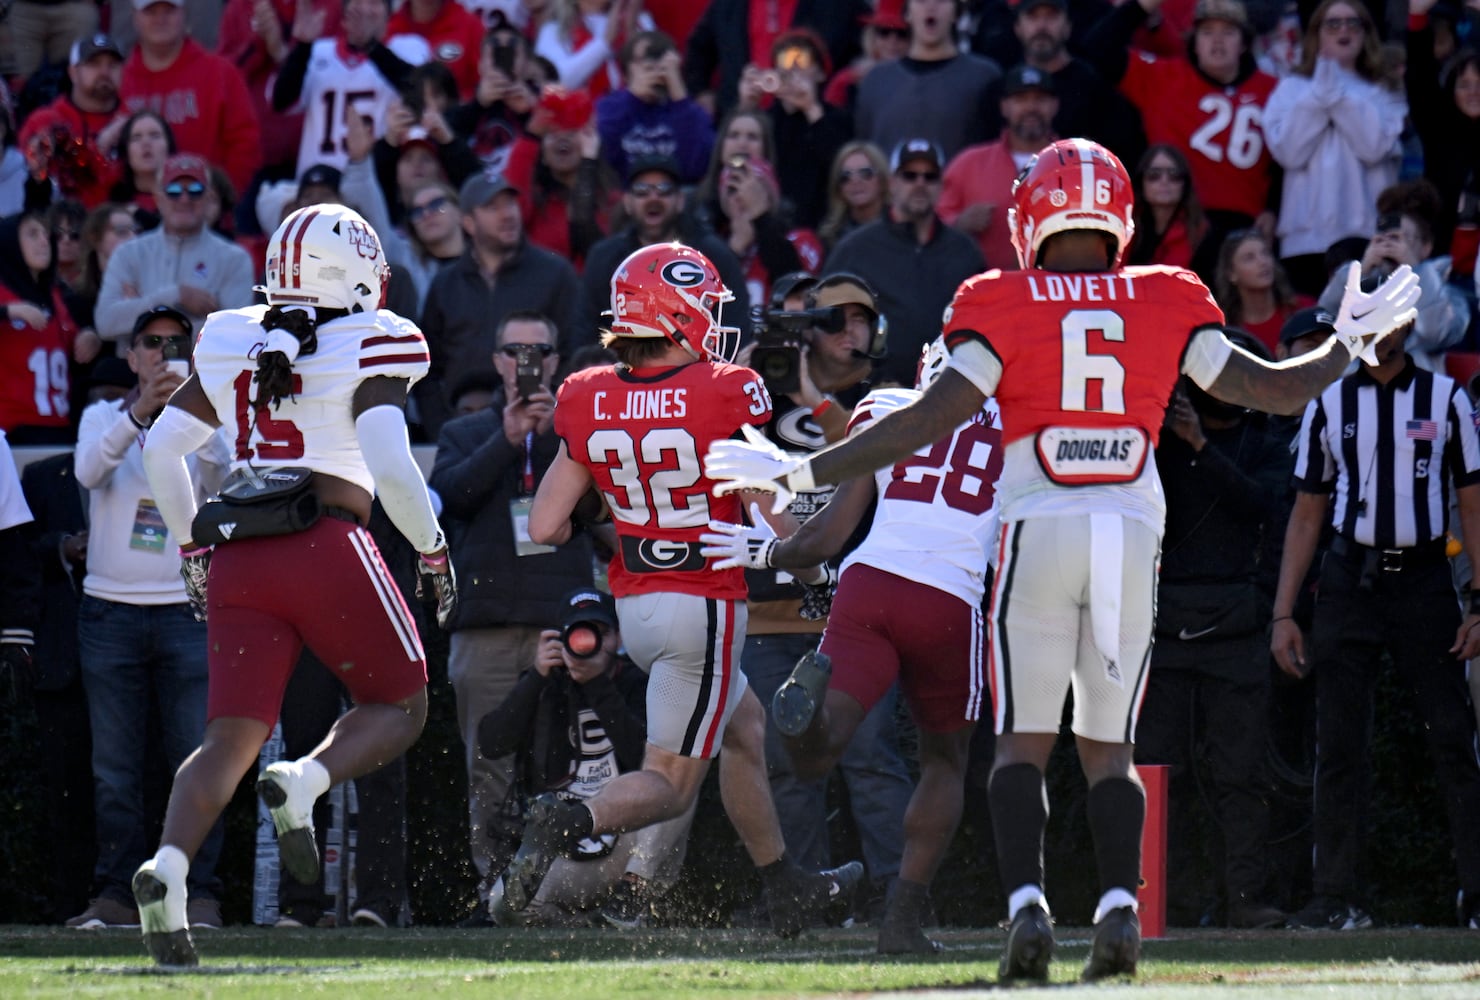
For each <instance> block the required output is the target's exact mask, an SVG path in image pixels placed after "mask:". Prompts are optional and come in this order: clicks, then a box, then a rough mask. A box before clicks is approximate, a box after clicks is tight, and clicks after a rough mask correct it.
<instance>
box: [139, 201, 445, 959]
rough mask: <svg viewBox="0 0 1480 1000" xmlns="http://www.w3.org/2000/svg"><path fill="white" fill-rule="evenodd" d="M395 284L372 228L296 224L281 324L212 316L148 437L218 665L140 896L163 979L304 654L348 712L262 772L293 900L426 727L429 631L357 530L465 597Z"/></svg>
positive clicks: (187, 952) (439, 586) (421, 362)
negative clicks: (196, 741) (224, 431)
mask: <svg viewBox="0 0 1480 1000" xmlns="http://www.w3.org/2000/svg"><path fill="white" fill-rule="evenodd" d="M389 280H390V270H389V268H387V267H386V265H385V253H384V251H383V250H382V249H381V246H380V239H379V237H377V236H376V234H375V231H374V230H373V229H371V228H370V226H369V225H368V224H366V222H365V220H364V219H362V218H361V217H360V216H359V214H357V213H356V212H354V211H352V210H351V209H348V208H345V207H343V206H340V205H311V206H309V207H307V208H301V209H299V210H298V211H296V212H294V213H293V214H292V215H290V216H288V218H286V219H285V220H283V224H282V225H281V226H279V227H278V230H277V232H276V233H274V234H273V237H272V240H271V242H270V244H269V246H268V256H267V285H266V289H265V291H266V293H267V300H268V305H266V306H252V307H249V308H246V309H233V310H226V311H222V312H216V313H212V314H211V316H210V318H209V319H207V320H206V323H205V326H204V327H203V328H202V329H201V332H200V337H199V339H198V340H197V342H196V346H195V353H194V364H195V373H194V374H192V375H191V376H190V377H189V378H188V379H186V380H185V383H184V384H183V385H181V387H180V388H179V389H177V390H176V391H175V394H174V395H173V396H171V397H170V401H169V404H168V405H167V406H166V407H165V408H164V412H163V413H162V414H161V415H160V416H159V419H158V420H156V421H155V422H154V424H153V426H152V427H150V428H148V429H147V435H148V436H147V437H146V438H145V439H144V470H145V472H146V474H147V475H148V477H149V485H150V486H151V487H152V489H153V491H154V498H155V501H156V503H157V504H158V505H159V513H160V516H161V517H162V518H163V520H164V523H165V526H166V527H167V528H168V529H169V532H170V534H171V535H172V536H173V539H174V542H175V543H176V544H178V545H179V546H180V555H181V559H182V565H181V569H180V572H181V575H182V576H184V577H185V591H186V594H187V595H188V596H189V598H190V603H191V604H192V605H194V606H195V610H196V616H197V617H199V618H203V619H204V620H205V621H206V622H207V628H208V632H207V637H208V645H209V650H210V652H209V668H210V685H209V694H208V697H207V711H206V715H207V722H206V732H205V739H204V742H203V743H202V744H201V746H200V748H199V749H197V750H196V751H195V752H194V753H193V754H191V755H190V757H189V758H188V759H187V760H186V761H185V763H184V764H183V765H181V767H180V770H179V772H178V773H177V774H176V775H175V783H174V787H173V788H172V789H171V791H170V803H169V808H168V810H167V812H166V814H165V821H164V832H163V834H162V835H161V837H160V848H159V851H158V852H157V853H156V854H155V856H154V857H152V858H150V859H149V860H148V861H146V862H144V864H143V865H141V866H140V868H139V870H138V872H137V873H136V874H135V875H134V879H133V890H134V899H135V900H136V901H137V902H138V905H139V917H140V922H141V923H142V925H143V930H144V941H145V945H146V946H147V947H148V949H149V951H150V953H151V954H152V955H153V956H154V960H155V961H156V962H158V963H159V964H161V965H194V964H196V961H197V959H196V954H195V946H194V944H193V943H192V941H191V939H190V931H189V929H188V928H187V927H186V909H185V907H186V899H185V876H186V873H187V872H188V870H189V867H190V859H191V857H193V856H194V854H195V852H196V850H197V849H198V848H199V847H200V843H201V841H202V840H203V839H204V837H205V835H206V831H208V830H209V829H210V827H211V825H212V824H213V823H214V822H215V821H216V817H218V816H219V815H220V814H221V811H222V810H223V809H225V808H226V804H227V803H228V802H229V801H230V800H231V796H232V795H233V793H235V791H236V788H237V785H238V784H239V783H240V781H241V777H242V775H243V774H245V773H246V771H247V769H248V768H250V767H252V766H253V765H255V764H256V763H257V755H258V753H259V752H260V751H261V749H262V744H263V743H264V742H265V741H266V739H267V737H268V735H269V733H271V731H272V726H273V723H274V722H275V721H276V720H277V716H278V711H279V709H280V708H281V707H282V699H283V690H284V688H285V687H286V685H287V683H288V677H289V675H290V674H291V673H292V672H293V667H294V665H295V664H296V663H297V661H298V655H299V652H300V650H301V649H302V648H303V646H304V645H307V646H309V647H310V648H311V649H312V650H313V651H314V652H315V653H316V654H317V655H318V657H319V659H320V660H322V661H323V662H325V663H331V664H334V665H335V667H336V670H335V673H336V675H337V676H338V677H339V678H340V679H341V680H342V681H343V682H344V685H345V687H346V688H347V689H348V690H349V693H350V697H351V698H353V699H354V702H355V705H354V707H353V708H352V709H350V710H349V711H348V712H346V713H345V714H344V715H343V716H341V717H340V718H339V720H338V721H337V722H335V724H334V727H333V729H331V730H330V732H329V735H328V736H326V737H325V738H324V741H323V742H322V743H321V744H319V746H318V747H317V748H315V749H314V751H313V752H312V753H310V754H309V755H308V756H306V757H303V758H301V759H299V760H294V761H279V762H277V763H275V764H272V765H269V766H268V767H267V768H266V770H264V771H263V773H262V777H261V780H259V781H258V782H257V792H258V794H259V795H260V796H261V798H262V801H263V803H264V804H265V805H266V806H267V808H268V812H269V814H270V815H271V817H272V820H273V825H274V826H275V827H276V828H277V831H278V850H279V853H280V855H281V857H282V863H283V867H284V869H286V870H287V871H288V872H290V873H291V874H292V875H293V877H294V878H296V879H298V881H300V882H304V883H308V884H312V883H314V882H316V881H318V877H319V856H318V848H317V847H316V846H315V843H314V833H313V804H314V802H315V800H317V799H318V797H319V796H320V795H322V794H323V793H324V792H326V791H328V790H329V787H330V786H331V785H332V784H335V783H337V782H341V781H345V780H348V779H350V778H354V777H358V776H359V775H362V774H368V773H369V772H371V771H373V770H375V769H376V768H378V767H381V766H382V765H384V764H385V763H386V761H389V760H392V759H394V758H396V757H398V756H400V755H401V753H403V752H404V751H405V750H406V748H407V747H409V746H411V744H412V743H414V742H415V741H416V737H417V736H418V735H419V734H420V733H421V728H422V724H423V723H424V722H425V721H426V711H427V699H426V683H427V674H426V656H425V654H424V653H423V652H422V647H421V639H420V637H419V636H418V635H417V631H416V623H415V622H414V621H413V620H412V618H411V613H410V611H409V610H408V609H407V608H406V603H405V601H404V600H402V598H401V592H400V591H399V590H398V589H397V587H396V583H395V580H394V579H392V577H391V574H390V572H389V570H387V569H386V567H385V563H384V562H383V561H382V559H381V557H380V552H379V551H378V550H377V549H376V546H375V542H374V541H373V540H372V539H371V537H370V535H369V533H368V532H367V531H366V530H365V525H366V524H367V523H368V522H369V520H370V501H371V497H372V495H375V494H378V495H379V497H380V501H381V504H382V505H383V506H384V507H385V511H386V513H387V514H388V515H390V519H391V522H392V523H393V524H395V526H396V527H397V528H398V529H399V530H400V531H401V533H402V534H403V535H405V536H406V539H407V540H408V541H409V542H410V543H411V544H412V545H414V546H415V547H416V550H417V551H418V552H420V553H422V555H421V559H420V562H419V566H418V569H419V572H420V576H419V577H418V580H419V581H426V582H427V583H429V584H430V585H431V587H432V588H434V589H435V590H436V592H437V598H438V606H437V616H438V620H439V621H445V620H446V618H447V616H448V615H449V614H450V613H451V611H452V609H453V607H454V606H455V604H456V599H457V591H456V584H455V581H454V580H453V577H452V566H451V564H450V563H449V562H448V559H447V544H446V542H445V541H444V539H443V536H442V529H441V527H440V526H439V525H438V523H437V516H436V514H435V513H434V511H433V510H432V503H431V498H430V497H429V496H428V494H427V489H426V483H425V481H424V480H423V479H422V477H421V472H420V470H419V469H418V468H417V466H416V461H415V460H414V459H413V458H412V456H411V447H410V443H409V440H408V438H407V436H406V419H405V414H404V413H403V412H402V411H403V408H404V406H405V404H406V393H407V391H408V389H409V387H410V384H411V383H412V382H414V381H416V380H417V379H419V378H421V377H422V376H424V375H425V374H426V372H427V368H428V365H429V364H430V358H429V355H428V353H427V345H426V341H425V340H424V339H422V336H421V331H420V330H418V329H417V328H416V327H415V326H414V325H412V324H411V323H409V322H407V321H406V320H404V319H402V318H401V317H399V316H397V315H395V314H394V313H390V312H386V311H384V310H382V309H380V308H379V306H380V304H381V302H382V299H383V293H384V287H385V283H386V282H387V281H389ZM222 424H226V425H229V427H230V428H231V430H232V431H234V433H233V434H232V440H233V441H234V446H235V456H234V461H233V462H232V472H231V473H230V474H229V475H228V476H227V478H226V481H225V482H224V483H222V486H221V491H220V492H221V496H220V497H218V498H217V499H216V500H215V501H214V502H211V503H208V504H206V505H205V506H204V507H202V508H201V509H200V510H199V511H197V509H196V504H195V497H194V493H193V491H192V489H191V488H190V483H189V481H188V477H187V476H186V467H185V462H184V456H185V455H187V454H189V453H190V452H192V451H194V450H195V449H196V448H198V447H200V445H201V444H202V443H203V442H204V441H206V440H207V439H209V438H210V436H211V435H212V434H214V433H216V432H217V428H218V427H220V426H221V425H222ZM139 432H140V434H144V433H146V429H145V428H144V427H143V426H142V425H141V426H140V428H139ZM228 501H235V502H228ZM213 543H214V546H215V547H214V549H212V548H210V547H209V546H211V545H212V544H213ZM208 583H209V593H207V590H208V587H207V584H208ZM421 586H422V584H421V583H420V582H419V583H418V589H420V588H421ZM208 612H209V613H208Z"/></svg>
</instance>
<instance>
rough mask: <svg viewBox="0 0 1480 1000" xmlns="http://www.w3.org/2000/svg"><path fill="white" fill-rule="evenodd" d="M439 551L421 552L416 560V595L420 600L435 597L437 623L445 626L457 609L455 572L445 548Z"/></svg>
mask: <svg viewBox="0 0 1480 1000" xmlns="http://www.w3.org/2000/svg"><path fill="white" fill-rule="evenodd" d="M441 551H442V554H441V555H440V556H428V555H425V554H423V555H422V556H421V557H420V558H418V559H417V560H416V597H417V600H421V601H429V600H431V599H432V598H433V597H435V598H436V600H437V624H438V625H440V626H442V627H443V628H446V627H447V623H448V622H449V621H451V620H452V615H453V613H454V612H456V611H457V573H456V572H455V571H454V570H453V568H452V560H451V559H450V558H449V557H448V555H447V550H446V549H445V548H444V549H442V550H441Z"/></svg>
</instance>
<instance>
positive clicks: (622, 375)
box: [555, 361, 771, 600]
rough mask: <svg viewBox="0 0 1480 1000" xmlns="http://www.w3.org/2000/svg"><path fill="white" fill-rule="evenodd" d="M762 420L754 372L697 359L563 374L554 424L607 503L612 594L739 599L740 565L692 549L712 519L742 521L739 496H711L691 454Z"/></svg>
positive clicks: (765, 399) (764, 409)
mask: <svg viewBox="0 0 1480 1000" xmlns="http://www.w3.org/2000/svg"><path fill="white" fill-rule="evenodd" d="M770 418H771V398H770V396H769V395H768V394H767V393H766V389H765V386H764V385H763V384H762V382H761V379H760V376H759V375H757V374H756V373H755V372H753V371H751V370H750V369H749V368H741V367H739V366H738V365H729V364H718V363H710V362H703V361H701V362H696V363H694V364H688V365H683V366H682V367H679V368H668V369H662V370H658V371H655V372H653V371H648V370H642V374H638V373H634V372H632V371H630V370H627V369H622V368H616V367H608V368H589V369H586V370H585V371H580V372H576V373H575V374H573V375H571V376H570V377H569V378H567V379H566V380H565V382H564V384H562V385H561V387H560V399H559V405H557V406H556V407H555V430H556V433H558V434H559V435H560V437H561V438H562V439H563V440H564V441H565V447H566V449H567V451H569V453H570V457H571V458H572V459H573V460H574V461H576V462H579V463H580V464H581V465H584V466H585V467H586V468H587V469H589V470H590V471H591V475H592V476H593V477H594V478H595V480H596V486H597V488H598V489H599V490H600V491H601V493H602V495H603V496H604V497H605V498H606V502H607V505H608V506H609V507H610V508H611V512H612V519H613V521H614V523H615V526H616V529H617V537H618V540H619V543H620V544H619V548H618V552H617V557H616V558H615V559H613V560H612V565H611V570H610V574H609V580H610V583H611V588H612V594H613V595H615V596H617V597H625V596H628V595H630V594H640V593H651V592H674V593H681V594H693V595H697V596H699V597H711V598H718V599H724V600H743V599H744V598H745V593H746V589H745V573H744V571H743V570H739V569H730V570H723V571H718V572H716V571H714V570H711V569H709V561H708V560H706V559H705V558H704V557H703V556H701V555H699V548H700V543H699V536H700V535H702V534H703V533H704V532H705V531H707V530H708V527H709V522H710V520H722V521H739V520H740V519H741V518H740V510H741V508H740V500H739V498H738V497H737V496H736V495H734V494H729V495H726V496H722V497H717V496H714V495H713V490H714V485H715V484H714V483H713V482H712V481H711V480H710V479H708V478H707V477H706V476H705V475H704V467H703V464H702V463H701V462H700V458H699V457H700V456H701V455H703V454H704V453H705V452H706V451H708V450H709V445H710V442H712V441H720V440H724V439H726V438H729V437H731V436H732V435H733V434H735V432H736V431H738V430H739V429H740V427H741V425H742V424H754V425H756V426H763V425H764V424H765V423H766V421H768V420H769V419H770Z"/></svg>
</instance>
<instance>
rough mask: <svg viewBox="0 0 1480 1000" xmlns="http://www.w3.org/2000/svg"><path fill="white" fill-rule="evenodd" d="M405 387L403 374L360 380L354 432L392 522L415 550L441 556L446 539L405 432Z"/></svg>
mask: <svg viewBox="0 0 1480 1000" xmlns="http://www.w3.org/2000/svg"><path fill="white" fill-rule="evenodd" d="M406 391H407V384H406V379H404V378H392V377H387V376H383V375H381V376H376V377H374V378H367V379H365V381H363V382H361V383H360V385H359V387H358V388H356V389H355V397H354V403H353V413H354V418H355V432H356V435H357V436H358V438H359V443H360V451H361V453H362V454H363V455H364V456H365V465H366V466H367V467H369V469H370V474H371V475H372V476H373V477H374V478H375V490H376V492H377V493H378V494H379V495H380V503H381V506H383V507H384V508H385V512H386V515H387V516H388V517H390V519H391V523H392V524H394V525H395V526H396V530H398V531H399V532H401V534H402V535H405V536H406V540H407V541H408V542H410V543H411V545H412V547H414V548H415V549H416V551H417V552H420V553H421V554H422V555H426V556H436V555H442V554H444V553H445V550H446V548H447V540H446V538H445V537H444V536H443V535H442V527H441V525H439V524H438V523H437V514H436V512H435V511H434V510H433V509H432V498H431V496H430V495H429V494H428V493H427V484H426V480H425V479H424V478H422V474H421V469H420V467H418V466H417V464H416V459H415V458H413V457H412V455H411V438H410V437H409V436H408V435H407V433H406V413H405V406H406Z"/></svg>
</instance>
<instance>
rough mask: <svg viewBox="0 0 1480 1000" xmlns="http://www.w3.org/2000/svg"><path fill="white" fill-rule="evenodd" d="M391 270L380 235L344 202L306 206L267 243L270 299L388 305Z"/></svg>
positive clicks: (352, 306)
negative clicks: (340, 203) (341, 203)
mask: <svg viewBox="0 0 1480 1000" xmlns="http://www.w3.org/2000/svg"><path fill="white" fill-rule="evenodd" d="M390 277H391V270H390V267H389V266H388V265H387V264H386V260H385V250H384V249H383V248H382V247H381V245H380V237H379V236H377V235H375V230H374V229H371V228H370V224H369V223H368V222H366V221H365V220H364V218H363V217H361V215H360V213H358V212H356V211H355V210H354V209H352V208H348V207H346V206H344V205H328V204H325V205H308V206H306V207H304V208H300V209H298V210H297V211H296V212H294V213H293V214H291V215H289V216H288V217H287V218H286V219H284V220H283V223H282V225H280V226H278V227H277V232H275V233H273V234H272V241H271V242H270V243H269V244H268V246H267V284H266V285H264V286H262V287H261V288H260V289H259V291H262V292H265V293H266V295H267V302H268V304H269V305H274V306H295V305H296V306H322V307H324V308H328V309H348V310H349V311H350V312H361V311H372V310H375V309H379V308H380V307H381V306H382V305H384V304H385V293H386V291H387V290H388V287H389V284H390Z"/></svg>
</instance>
